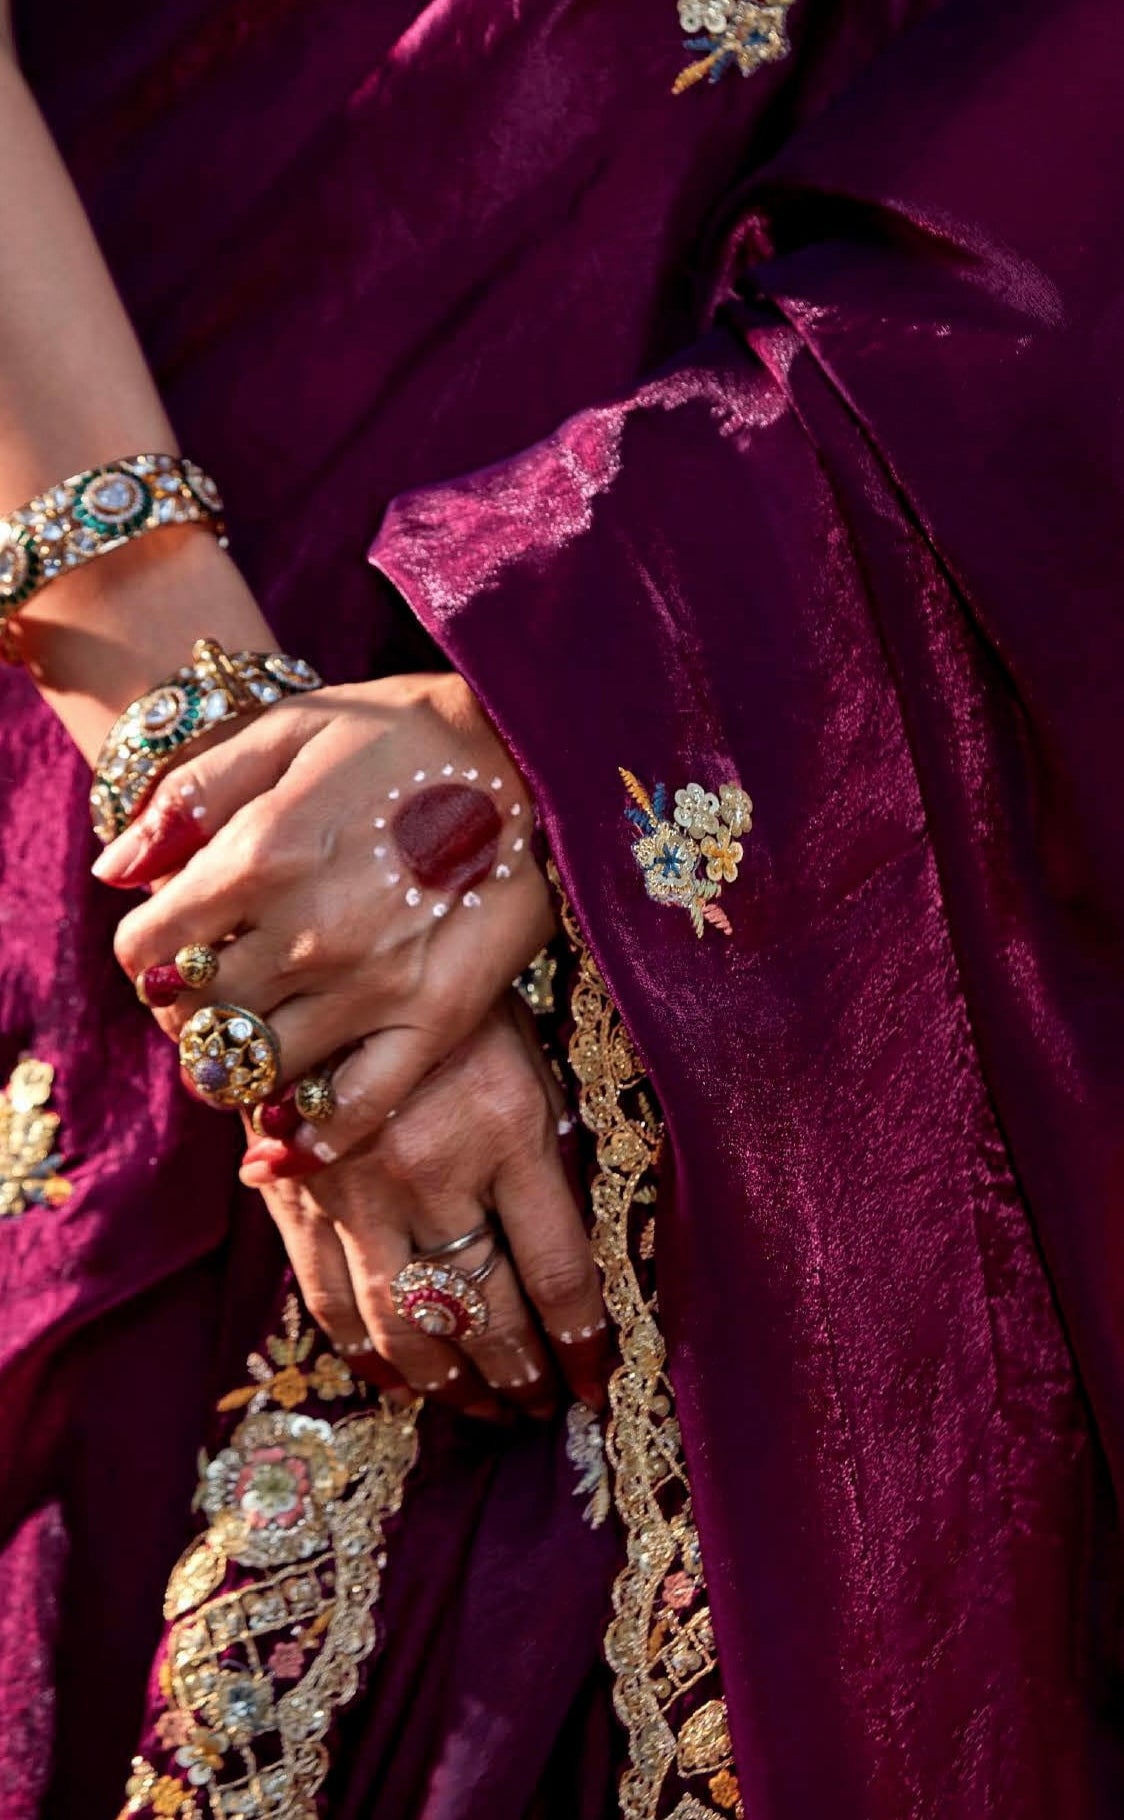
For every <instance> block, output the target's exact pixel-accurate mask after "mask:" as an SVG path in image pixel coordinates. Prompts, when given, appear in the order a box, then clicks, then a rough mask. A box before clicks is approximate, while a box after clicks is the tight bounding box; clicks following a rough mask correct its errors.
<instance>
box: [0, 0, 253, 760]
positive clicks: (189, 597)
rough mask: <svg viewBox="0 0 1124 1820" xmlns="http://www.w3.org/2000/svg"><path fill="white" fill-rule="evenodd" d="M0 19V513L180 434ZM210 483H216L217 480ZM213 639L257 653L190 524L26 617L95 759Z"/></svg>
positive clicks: (33, 664) (211, 545)
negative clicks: (117, 719) (118, 724)
mask: <svg viewBox="0 0 1124 1820" xmlns="http://www.w3.org/2000/svg"><path fill="white" fill-rule="evenodd" d="M5 44H6V36H5V28H4V21H3V17H2V15H0V128H2V130H0V516H2V514H3V511H4V509H5V508H8V509H13V508H15V507H16V506H18V505H20V504H22V503H23V502H24V501H25V500H27V499H29V498H31V497H32V495H34V494H36V493H38V492H39V491H41V490H42V489H43V488H45V487H48V486H49V485H51V483H52V482H56V481H59V480H61V479H63V478H64V477H65V476H67V475H69V474H72V473H75V472H77V471H79V470H81V469H83V468H88V467H92V466H96V465H98V464H99V463H101V462H105V461H109V460H112V459H114V458H115V457H119V456H122V455H127V454H135V453H140V452H142V451H146V450H152V451H158V450H168V451H171V452H175V451H176V447H177V445H176V440H175V437H174V433H173V431H172V428H171V426H170V424H169V422H168V419H167V416H166V414H165V411H164V408H163V405H162V404H161V401H160V398H159V395H158V393H157V391H156V387H155V385H154V384H153V381H152V378H151V376H150V374H149V373H148V371H147V368H146V366H145V362H144V358H143V356H142V354H141V350H140V347H139V345H138V343H137V340H136V337H135V335H134V333H133V330H132V327H131V325H130V323H129V321H128V318H127V316H126V314H125V311H124V309H123V308H122V305H121V303H120V300H119V299H118V297H117V294H116V292H115V290H114V287H113V283H112V280H111V279H110V276H109V273H108V272H107V270H106V268H105V265H104V262H103V260H102V258H101V254H100V252H99V250H98V247H97V244H96V242H95V240H94V237H93V234H92V232H91V229H90V227H89V224H88V222H87V221H86V218H85V215H84V213H83V211H82V207H81V204H80V203H79V201H78V198H77V196H76V194H75V192H74V189H73V187H72V185H71V183H70V180H69V178H68V176H67V173H66V171H65V168H64V166H63V164H62V160H61V159H60V157H59V155H58V153H57V151H56V149H55V147H54V145H53V143H52V141H51V139H50V136H49V134H48V132H47V129H46V127H45V125H44V123H43V121H42V118H41V116H40V114H39V112H38V110H37V108H36V106H35V103H34V101H33V99H32V97H31V95H30V94H29V92H28V90H27V87H26V84H25V83H24V82H23V79H22V77H21V76H20V74H19V72H18V70H17V69H16V67H15V64H14V62H13V60H12V56H11V54H10V51H9V50H8V49H6V48H5ZM219 478H220V480H221V476H220V477H219ZM203 633H211V634H213V635H214V636H216V637H218V638H220V639H221V640H222V641H223V642H224V643H226V644H227V645H228V646H230V647H257V648H262V647H263V646H266V647H268V643H269V635H268V631H267V628H266V626H265V622H264V621H263V619H262V617H261V614H260V612H259V611H258V608H257V606H256V604H255V602H254V600H253V597H252V596H251V594H250V592H249V590H248V589H247V587H246V586H245V583H244V582H243V581H242V579H241V577H240V576H239V574H238V571H237V569H236V568H235V566H234V564H233V562H232V561H231V560H230V558H229V557H228V556H227V555H225V553H224V552H223V551H222V550H221V549H220V548H219V547H218V545H217V543H216V542H215V540H214V539H213V538H212V537H211V536H209V535H208V534H207V532H206V531H205V530H202V529H200V528H198V527H195V526H185V527H175V528H169V529H166V530H161V531H159V532H157V533H155V534H153V535H151V536H146V537H143V538H139V539H137V540H136V541H135V542H133V543H132V544H129V545H128V546H126V547H125V548H123V549H119V550H117V551H114V552H113V553H112V554H110V555H108V556H106V557H105V558H99V559H97V560H95V561H94V562H92V563H89V564H87V565H86V566H85V567H83V568H80V569H76V570H75V571H74V572H72V573H70V574H67V575H65V576H62V577H59V578H58V579H57V580H55V581H53V582H51V583H50V585H49V586H47V587H46V588H44V589H43V590H42V591H41V592H40V593H39V594H37V595H36V596H35V597H34V598H33V599H32V600H31V601H30V602H29V603H28V604H27V606H26V607H25V608H24V609H23V611H22V613H21V636H22V650H23V653H24V655H25V656H26V659H27V662H28V665H29V667H30V669H31V671H32V674H33V675H34V676H35V677H36V680H37V682H38V683H39V685H40V687H41V688H42V690H43V693H44V695H45V696H46V697H47V699H48V700H49V701H50V702H51V704H52V706H53V707H54V708H55V709H56V711H57V712H58V713H59V715H60V717H61V718H62V720H63V721H64V722H65V724H66V725H67V727H68V728H69V730H70V732H71V733H72V734H73V736H74V738H75V739H76V740H77V742H78V744H79V745H80V746H81V747H82V749H83V750H84V751H85V752H86V753H87V755H88V756H92V754H93V752H94V751H95V750H96V748H97V746H98V744H99V742H100V740H101V738H102V736H103V734H104V733H105V731H106V728H107V726H108V724H109V721H110V720H111V719H112V718H113V717H114V715H115V714H116V713H117V712H118V711H119V709H120V708H121V707H123V706H124V704H125V703H126V702H127V701H129V700H130V699H131V698H132V697H133V696H135V695H137V694H139V693H140V692H141V691H142V690H144V689H145V688H147V687H149V686H150V685H151V684H152V683H154V682H156V681H158V680H159V679H160V678H161V677H163V676H164V675H166V674H167V673H168V672H169V671H170V670H172V669H174V668H175V667H176V666H177V665H178V664H180V663H182V662H184V661H185V659H186V658H187V656H188V653H189V649H190V645H191V641H192V639H193V638H196V637H198V636H200V635H201V634H203Z"/></svg>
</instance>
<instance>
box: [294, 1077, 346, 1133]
mask: <svg viewBox="0 0 1124 1820" xmlns="http://www.w3.org/2000/svg"><path fill="white" fill-rule="evenodd" d="M293 1099H294V1101H295V1103H296V1108H297V1111H298V1112H299V1113H300V1115H301V1118H302V1119H307V1120H308V1122H309V1124H310V1125H323V1124H325V1123H326V1121H327V1120H328V1119H330V1118H331V1117H332V1115H333V1113H334V1112H335V1110H336V1090H335V1088H334V1087H333V1086H332V1077H331V1075H330V1074H324V1073H320V1074H306V1075H305V1076H304V1077H303V1078H302V1079H301V1080H299V1081H298V1082H297V1084H296V1088H295V1089H294V1092H293Z"/></svg>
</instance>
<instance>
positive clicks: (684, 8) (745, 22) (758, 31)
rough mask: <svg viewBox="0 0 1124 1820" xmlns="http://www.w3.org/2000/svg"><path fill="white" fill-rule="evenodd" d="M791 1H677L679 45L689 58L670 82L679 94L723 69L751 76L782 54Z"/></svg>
mask: <svg viewBox="0 0 1124 1820" xmlns="http://www.w3.org/2000/svg"><path fill="white" fill-rule="evenodd" d="M792 4H793V0H679V23H680V25H681V26H682V28H683V30H684V31H685V32H687V33H688V37H687V38H686V39H685V41H684V45H683V48H684V50H688V51H691V52H692V53H693V60H692V62H690V63H689V64H688V65H687V67H686V69H684V70H681V71H680V72H679V75H678V76H677V77H676V79H675V81H674V83H673V84H672V91H671V92H672V94H673V95H681V94H683V92H684V90H685V89H689V88H694V86H695V84H696V82H702V81H703V80H704V78H705V79H706V80H707V81H708V82H717V81H718V79H719V77H721V76H724V75H725V74H726V72H727V70H733V69H736V70H738V71H740V73H741V74H742V75H743V76H752V75H754V74H755V72H756V71H757V70H759V69H761V68H762V67H763V65H765V64H766V63H779V62H780V61H781V60H782V58H784V57H787V56H788V53H789V50H790V48H791V47H790V45H789V42H788V10H789V7H790V6H792Z"/></svg>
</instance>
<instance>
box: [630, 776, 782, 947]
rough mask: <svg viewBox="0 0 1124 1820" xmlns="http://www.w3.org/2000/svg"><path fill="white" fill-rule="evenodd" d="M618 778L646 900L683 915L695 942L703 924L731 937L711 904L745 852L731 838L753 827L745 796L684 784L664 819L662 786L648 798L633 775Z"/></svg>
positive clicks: (731, 788)
mask: <svg viewBox="0 0 1124 1820" xmlns="http://www.w3.org/2000/svg"><path fill="white" fill-rule="evenodd" d="M621 778H622V780H623V782H624V787H625V789H626V790H627V791H628V794H629V796H630V798H631V801H630V802H629V804H628V806H627V807H626V809H625V814H626V815H627V817H628V819H629V821H630V822H632V823H633V825H634V826H635V827H637V828H639V830H640V839H639V840H637V841H634V842H633V844H632V851H633V855H634V857H635V859H636V863H637V865H638V866H639V867H640V870H641V871H642V872H643V874H644V889H645V890H646V891H647V893H648V896H649V897H650V898H652V899H654V901H655V902H656V903H657V904H669V905H671V906H678V907H679V908H680V909H682V910H686V911H687V913H688V915H689V916H690V918H691V922H692V925H693V927H694V931H695V934H696V935H698V936H700V937H701V935H702V933H703V931H704V929H705V927H706V925H707V923H712V924H713V925H714V927H715V928H717V929H721V931H722V933H723V935H732V934H733V933H734V931H733V929H732V927H731V924H730V919H729V917H728V916H727V915H726V912H725V911H724V910H723V909H722V907H721V905H720V904H719V903H718V901H717V900H718V898H719V897H720V896H721V895H722V888H723V886H724V885H733V884H736V883H737V877H738V867H739V866H740V864H741V861H742V858H743V855H744V852H745V849H744V848H743V846H742V844H741V841H740V840H738V839H737V836H738V835H739V834H748V832H749V830H750V829H751V828H752V826H753V804H752V802H751V801H750V799H749V797H748V796H747V795H746V793H745V791H744V790H743V789H742V788H741V786H740V785H739V784H723V785H722V786H721V788H720V789H719V791H718V793H717V795H716V794H715V793H714V791H713V790H704V789H703V786H702V785H701V784H687V785H685V786H684V788H683V789H682V790H677V791H676V792H675V807H674V809H673V810H672V812H671V816H670V818H669V816H668V802H667V787H666V785H664V784H657V785H656V787H655V789H654V790H653V791H652V793H651V795H649V794H648V792H647V790H645V788H644V786H643V784H642V783H641V782H640V780H639V778H637V777H636V776H635V775H634V774H633V772H631V771H625V770H622V771H621Z"/></svg>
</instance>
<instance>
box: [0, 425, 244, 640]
mask: <svg viewBox="0 0 1124 1820" xmlns="http://www.w3.org/2000/svg"><path fill="white" fill-rule="evenodd" d="M182 524H199V525H204V526H206V528H207V529H208V530H210V531H212V532H213V533H214V535H215V536H216V537H217V538H218V540H219V542H220V544H221V545H222V546H223V548H224V549H225V548H226V542H227V538H226V527H225V525H224V523H223V516H222V500H221V498H220V496H219V490H218V488H217V487H216V485H215V483H214V481H213V480H211V478H210V477H209V476H208V475H207V474H204V472H203V470H202V468H200V467H197V466H196V464H195V463H194V462H193V461H187V460H183V459H181V458H180V457H179V456H176V455H130V456H129V457H127V459H125V460H124V461H111V462H109V463H108V464H107V466H105V467H104V468H88V469H87V470H86V471H85V473H82V474H75V475H73V476H72V477H71V478H70V479H69V480H64V481H61V482H60V483H59V485H58V486H57V487H50V488H48V490H47V491H46V492H45V493H43V494H42V495H41V496H40V497H39V498H37V499H32V500H29V501H28V503H27V505H25V506H20V507H19V509H18V511H15V512H9V513H8V514H7V516H6V517H4V518H0V655H3V656H4V657H6V658H7V659H8V661H9V662H13V663H15V662H18V661H19V653H18V650H17V648H16V645H15V641H14V639H13V636H12V623H11V622H12V620H13V619H14V617H15V615H16V614H17V613H18V612H19V610H20V608H21V607H22V606H24V605H26V603H27V602H28V601H29V600H31V599H32V597H33V596H34V595H36V594H38V592H39V591H40V589H41V588H45V587H46V586H47V584H48V582H51V581H54V580H55V578H56V576H59V575H65V574H66V573H67V572H68V571H69V570H70V569H77V568H81V567H82V565H83V564H84V563H87V562H93V560H94V558H95V557H97V556H107V555H108V554H109V552H110V551H111V550H118V549H120V547H121V545H122V544H126V543H129V542H131V541H132V539H133V538H134V537H143V536H144V535H145V533H146V532H148V531H158V530H159V529H160V528H161V526H163V525H182Z"/></svg>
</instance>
